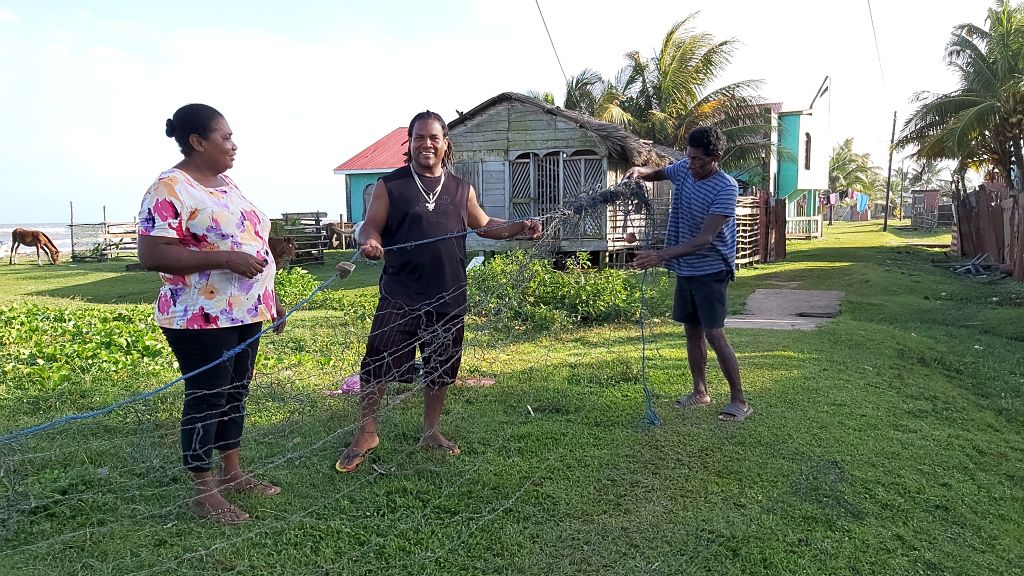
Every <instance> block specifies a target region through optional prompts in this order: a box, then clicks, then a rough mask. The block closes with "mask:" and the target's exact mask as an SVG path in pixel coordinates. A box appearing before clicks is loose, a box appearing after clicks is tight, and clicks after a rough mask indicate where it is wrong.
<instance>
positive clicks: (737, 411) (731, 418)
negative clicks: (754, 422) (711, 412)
mask: <svg viewBox="0 0 1024 576" xmlns="http://www.w3.org/2000/svg"><path fill="white" fill-rule="evenodd" d="M753 413H754V409H753V408H751V407H750V405H749V404H748V405H746V406H744V405H742V404H737V403H735V402H730V403H728V404H726V405H725V407H724V408H722V411H721V412H719V413H718V419H719V420H721V421H723V422H743V421H744V420H746V419H747V416H750V415H751V414H753Z"/></svg>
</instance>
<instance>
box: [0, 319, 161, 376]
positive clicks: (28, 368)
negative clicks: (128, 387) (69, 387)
mask: <svg viewBox="0 0 1024 576" xmlns="http://www.w3.org/2000/svg"><path fill="white" fill-rule="evenodd" d="M0 326H3V327H4V329H3V330H0V376H3V379H4V380H6V381H8V382H12V381H17V382H19V383H28V384H37V385H48V386H55V385H60V384H63V383H65V382H68V381H69V380H71V379H72V378H74V377H76V376H78V375H84V374H91V375H103V374H114V373H118V372H122V371H127V370H139V369H140V367H144V366H145V365H146V363H148V362H152V363H155V364H157V365H160V366H169V365H170V364H171V362H173V357H172V356H171V354H170V352H169V351H168V349H167V347H166V344H165V342H164V338H163V336H162V335H161V334H160V330H159V328H157V327H156V325H155V324H154V322H153V312H152V310H151V309H150V308H148V307H143V306H133V307H123V308H115V309H109V310H107V309H104V310H99V309H95V308H51V307H44V306H39V305H36V304H28V305H23V306H18V307H11V306H4V307H0Z"/></svg>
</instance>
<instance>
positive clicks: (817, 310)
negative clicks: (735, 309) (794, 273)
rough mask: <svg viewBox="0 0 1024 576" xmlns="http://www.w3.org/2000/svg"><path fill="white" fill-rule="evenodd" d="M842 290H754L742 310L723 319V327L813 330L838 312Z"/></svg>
mask: <svg viewBox="0 0 1024 576" xmlns="http://www.w3.org/2000/svg"><path fill="white" fill-rule="evenodd" d="M842 301H843V293H842V292H838V291H826V290H765V289H761V290H755V291H754V293H753V294H751V295H750V297H749V298H747V306H746V308H745V309H744V311H743V314H738V315H736V316H730V317H728V318H726V320H725V326H726V328H769V329H773V330H814V329H815V328H817V327H818V326H821V325H822V324H824V323H826V322H828V321H829V320H831V319H832V318H835V317H836V316H838V315H839V305H840V303H842Z"/></svg>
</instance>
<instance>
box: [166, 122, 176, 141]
mask: <svg viewBox="0 0 1024 576" xmlns="http://www.w3.org/2000/svg"><path fill="white" fill-rule="evenodd" d="M174 128H175V126H174V120H171V119H170V118H168V119H167V129H166V130H164V133H165V134H167V137H168V138H174Z"/></svg>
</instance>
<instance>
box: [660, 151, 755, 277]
mask: <svg viewBox="0 0 1024 576" xmlns="http://www.w3.org/2000/svg"><path fill="white" fill-rule="evenodd" d="M665 174H666V175H667V176H668V179H669V181H671V182H672V185H673V188H672V204H671V207H670V208H669V212H668V231H667V234H666V235H665V246H677V245H679V244H684V243H686V242H688V241H690V240H692V239H694V238H696V237H697V235H698V234H699V233H700V230H701V228H702V227H703V226H704V220H705V219H706V218H707V217H708V215H709V214H719V215H722V216H728V217H729V220H728V221H727V222H726V223H725V225H724V226H722V228H721V230H719V231H718V233H717V234H715V237H714V239H713V240H712V241H711V245H710V246H708V247H707V248H705V249H704V250H702V251H700V252H697V253H695V254H690V255H689V256H680V257H679V258H673V259H671V260H666V261H665V268H668V269H669V270H671V271H672V272H675V273H676V274H677V275H679V276H703V275H704V274H713V273H715V272H719V271H721V270H731V269H734V268H735V267H736V197H737V196H738V195H739V187H738V186H737V185H736V180H735V179H733V177H732V176H729V175H728V174H726V173H725V172H723V171H722V170H719V171H718V172H716V173H715V174H713V175H712V176H710V177H708V178H705V179H704V180H695V179H694V178H693V176H692V175H691V174H690V159H689V158H684V159H682V160H680V161H679V162H676V163H675V164H672V165H670V166H668V167H667V168H665Z"/></svg>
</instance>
